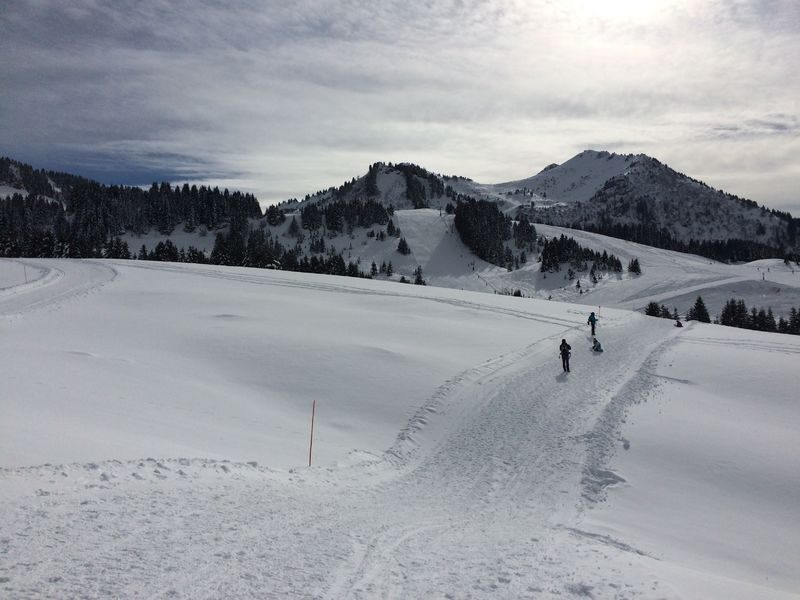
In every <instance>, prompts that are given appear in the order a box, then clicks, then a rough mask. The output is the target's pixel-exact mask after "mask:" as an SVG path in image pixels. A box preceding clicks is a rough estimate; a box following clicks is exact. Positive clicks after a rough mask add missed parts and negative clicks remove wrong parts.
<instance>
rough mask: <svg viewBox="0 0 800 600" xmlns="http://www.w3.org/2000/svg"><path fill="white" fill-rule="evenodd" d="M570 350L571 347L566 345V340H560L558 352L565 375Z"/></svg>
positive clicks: (567, 368)
mask: <svg viewBox="0 0 800 600" xmlns="http://www.w3.org/2000/svg"><path fill="white" fill-rule="evenodd" d="M570 350H572V346H570V345H569V344H568V343H567V340H561V345H560V346H559V347H558V351H559V353H561V366H562V367H564V372H565V373H569V355H570Z"/></svg>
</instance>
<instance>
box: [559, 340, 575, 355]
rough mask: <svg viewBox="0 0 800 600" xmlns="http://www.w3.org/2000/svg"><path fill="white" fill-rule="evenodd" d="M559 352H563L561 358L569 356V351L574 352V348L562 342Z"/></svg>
mask: <svg viewBox="0 0 800 600" xmlns="http://www.w3.org/2000/svg"><path fill="white" fill-rule="evenodd" d="M558 350H559V352H561V356H569V351H570V350H572V346H570V345H569V344H568V343H567V342H561V345H560V346H559V347H558Z"/></svg>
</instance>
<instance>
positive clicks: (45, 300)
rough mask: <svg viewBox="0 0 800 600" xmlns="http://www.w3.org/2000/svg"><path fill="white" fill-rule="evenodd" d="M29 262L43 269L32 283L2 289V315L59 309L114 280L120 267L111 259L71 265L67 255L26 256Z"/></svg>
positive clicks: (78, 261) (0, 306) (11, 317)
mask: <svg viewBox="0 0 800 600" xmlns="http://www.w3.org/2000/svg"><path fill="white" fill-rule="evenodd" d="M15 262H24V263H25V264H27V265H31V266H34V267H36V268H38V269H41V270H42V271H43V275H42V276H41V277H40V278H38V279H37V280H35V281H32V282H30V283H28V284H23V285H19V286H14V287H11V288H5V289H4V290H0V316H4V317H6V318H8V319H10V320H14V319H16V318H19V317H20V316H22V315H24V314H25V313H29V312H32V311H36V310H42V309H48V310H55V309H57V308H58V307H59V306H60V305H62V304H63V303H64V302H67V301H69V300H71V299H73V298H80V297H82V296H85V295H87V294H89V293H92V292H94V291H96V290H97V289H99V288H101V287H102V286H104V285H106V284H108V283H110V282H112V281H114V279H116V277H117V276H118V271H117V270H116V269H115V268H114V267H113V266H111V265H110V264H109V263H108V262H106V261H103V262H99V261H86V260H71V261H69V262H70V266H69V268H67V269H63V268H60V267H59V266H58V264H59V262H62V266H63V259H25V260H24V261H16V260H15Z"/></svg>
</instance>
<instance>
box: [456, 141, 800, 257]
mask: <svg viewBox="0 0 800 600" xmlns="http://www.w3.org/2000/svg"><path fill="white" fill-rule="evenodd" d="M455 187H456V188H457V189H458V190H459V191H460V192H462V193H465V194H470V195H473V196H476V197H482V198H486V199H492V200H495V201H497V202H499V203H501V205H502V206H503V207H504V209H505V210H506V212H508V213H510V214H514V215H519V214H526V215H527V216H528V217H529V218H530V219H531V220H533V221H535V222H545V223H549V224H553V225H561V226H566V227H576V226H577V227H580V228H589V229H594V230H597V231H602V232H607V233H612V232H613V233H614V234H615V235H620V236H626V237H635V238H636V239H637V240H638V241H643V242H648V241H649V242H650V243H655V242H656V241H658V240H659V238H662V239H663V237H664V235H663V234H664V232H666V233H667V234H668V235H669V236H671V238H673V239H674V240H675V241H677V242H682V243H689V242H690V241H691V240H695V241H697V242H703V241H724V240H731V239H735V240H746V241H748V242H756V243H759V244H764V245H766V246H772V247H776V248H785V249H797V247H798V242H799V241H800V240H798V237H797V236H798V230H799V229H800V227H798V220H797V219H794V220H793V219H792V218H791V216H790V215H789V214H788V213H782V212H779V211H772V210H769V209H767V208H765V207H759V206H758V204H756V203H755V202H753V201H751V200H746V199H743V198H739V197H737V196H732V195H730V194H727V193H725V192H722V191H720V190H715V189H713V188H711V187H709V186H708V185H706V184H705V183H703V182H701V181H697V180H695V179H692V178H691V177H689V176H687V175H684V174H682V173H678V172H677V171H674V170H673V169H670V168H669V167H668V166H667V165H665V164H663V163H661V162H659V161H658V160H657V159H655V158H652V157H649V156H646V155H644V154H638V155H633V154H627V155H621V154H614V153H609V152H605V151H600V152H598V151H594V150H586V151H584V152H581V153H580V154H578V155H577V156H575V157H573V158H571V159H570V160H568V161H567V162H565V163H563V164H561V165H555V164H554V165H550V166H548V167H546V168H545V169H544V170H542V171H541V172H540V173H538V174H536V175H534V176H533V177H529V178H527V179H522V180H519V181H512V182H508V183H501V184H493V185H485V184H477V183H475V182H471V181H468V180H460V181H459V182H458V184H457V185H456V186H455ZM648 238H651V239H648Z"/></svg>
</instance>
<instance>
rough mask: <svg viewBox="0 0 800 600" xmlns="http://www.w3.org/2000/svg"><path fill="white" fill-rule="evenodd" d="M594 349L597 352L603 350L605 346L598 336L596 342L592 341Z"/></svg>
mask: <svg viewBox="0 0 800 600" xmlns="http://www.w3.org/2000/svg"><path fill="white" fill-rule="evenodd" d="M592 350H594V351H595V352H602V351H603V346H601V345H600V340H598V339H597V338H594V342H592Z"/></svg>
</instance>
